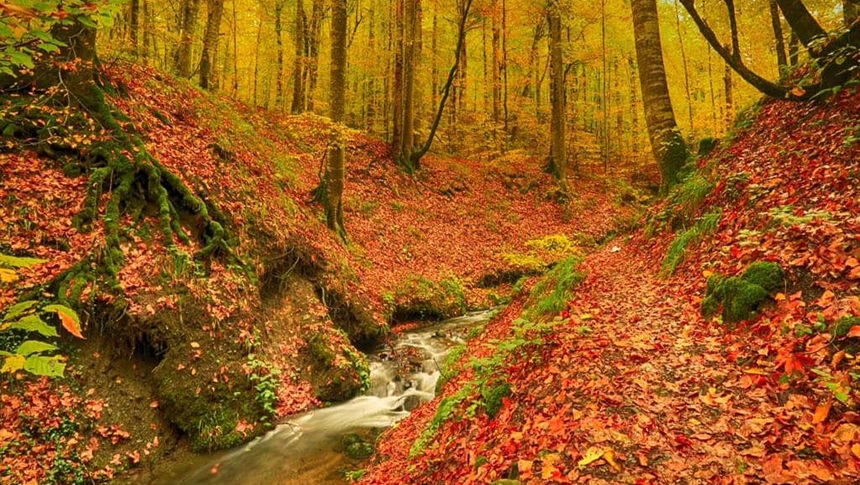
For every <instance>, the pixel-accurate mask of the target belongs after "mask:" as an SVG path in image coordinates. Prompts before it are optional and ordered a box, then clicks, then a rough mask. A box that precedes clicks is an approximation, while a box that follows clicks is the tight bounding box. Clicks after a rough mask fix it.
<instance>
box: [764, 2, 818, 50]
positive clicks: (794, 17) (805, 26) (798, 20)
mask: <svg viewBox="0 0 860 485" xmlns="http://www.w3.org/2000/svg"><path fill="white" fill-rule="evenodd" d="M775 1H776V3H777V5H779V9H780V10H782V15H783V16H784V17H785V20H786V22H788V25H790V26H791V30H793V31H794V32H795V33H796V34H797V37H798V38H799V39H800V42H802V43H803V45H804V46H806V47H807V48H808V47H810V46H812V45H813V43H814V42H815V40H816V39H820V38H823V37H826V36H827V32H825V31H824V29H822V28H821V26H820V25H818V22H817V21H816V20H815V18H814V17H813V16H812V14H811V13H809V10H807V9H806V5H804V4H803V2H802V0H775Z"/></svg>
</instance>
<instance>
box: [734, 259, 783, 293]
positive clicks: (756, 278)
mask: <svg viewBox="0 0 860 485" xmlns="http://www.w3.org/2000/svg"><path fill="white" fill-rule="evenodd" d="M742 278H743V279H744V280H745V281H746V282H748V283H752V284H754V285H758V286H760V287H762V288H764V289H765V290H766V291H768V292H773V291H776V290H779V289H782V288H783V287H784V286H785V275H784V274H783V272H782V268H780V267H779V265H778V264H776V263H772V262H770V261H756V262H755V263H752V264H751V265H749V266H748V267H747V269H746V271H744V273H743V276H742Z"/></svg>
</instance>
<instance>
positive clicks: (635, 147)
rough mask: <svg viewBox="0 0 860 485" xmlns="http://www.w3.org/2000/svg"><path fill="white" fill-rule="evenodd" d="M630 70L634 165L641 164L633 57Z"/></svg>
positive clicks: (628, 60)
mask: <svg viewBox="0 0 860 485" xmlns="http://www.w3.org/2000/svg"><path fill="white" fill-rule="evenodd" d="M627 66H628V68H629V69H630V111H631V113H630V115H631V117H632V118H631V120H630V150H631V151H632V152H633V161H634V164H636V165H637V166H638V164H639V95H638V93H637V92H636V62H635V61H634V60H633V56H632V55H630V56H628V57H627Z"/></svg>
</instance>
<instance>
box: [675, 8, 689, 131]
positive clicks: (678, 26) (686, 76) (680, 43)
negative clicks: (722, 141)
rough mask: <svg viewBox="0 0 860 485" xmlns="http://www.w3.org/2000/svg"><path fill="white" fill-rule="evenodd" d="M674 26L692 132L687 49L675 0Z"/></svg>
mask: <svg viewBox="0 0 860 485" xmlns="http://www.w3.org/2000/svg"><path fill="white" fill-rule="evenodd" d="M675 28H676V29H677V31H678V46H679V47H680V48H681V64H682V65H683V66H684V92H685V93H686V94H687V114H688V117H689V119H688V122H689V123H690V133H693V98H692V96H690V69H689V67H688V64H687V50H686V49H685V48H684V36H683V34H682V32H681V8H680V6H679V5H678V0H675Z"/></svg>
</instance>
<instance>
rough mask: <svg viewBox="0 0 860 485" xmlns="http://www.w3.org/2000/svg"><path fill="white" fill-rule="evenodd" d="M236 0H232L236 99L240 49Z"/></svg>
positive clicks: (234, 90) (233, 90)
mask: <svg viewBox="0 0 860 485" xmlns="http://www.w3.org/2000/svg"><path fill="white" fill-rule="evenodd" d="M236 1H237V0H232V4H233V32H232V33H233V89H232V92H233V99H236V97H237V96H239V53H238V52H239V49H238V47H237V46H238V41H237V39H236V38H237V37H238V36H237V35H236V34H237V30H238V26H237V25H236V24H237V20H236Z"/></svg>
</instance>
